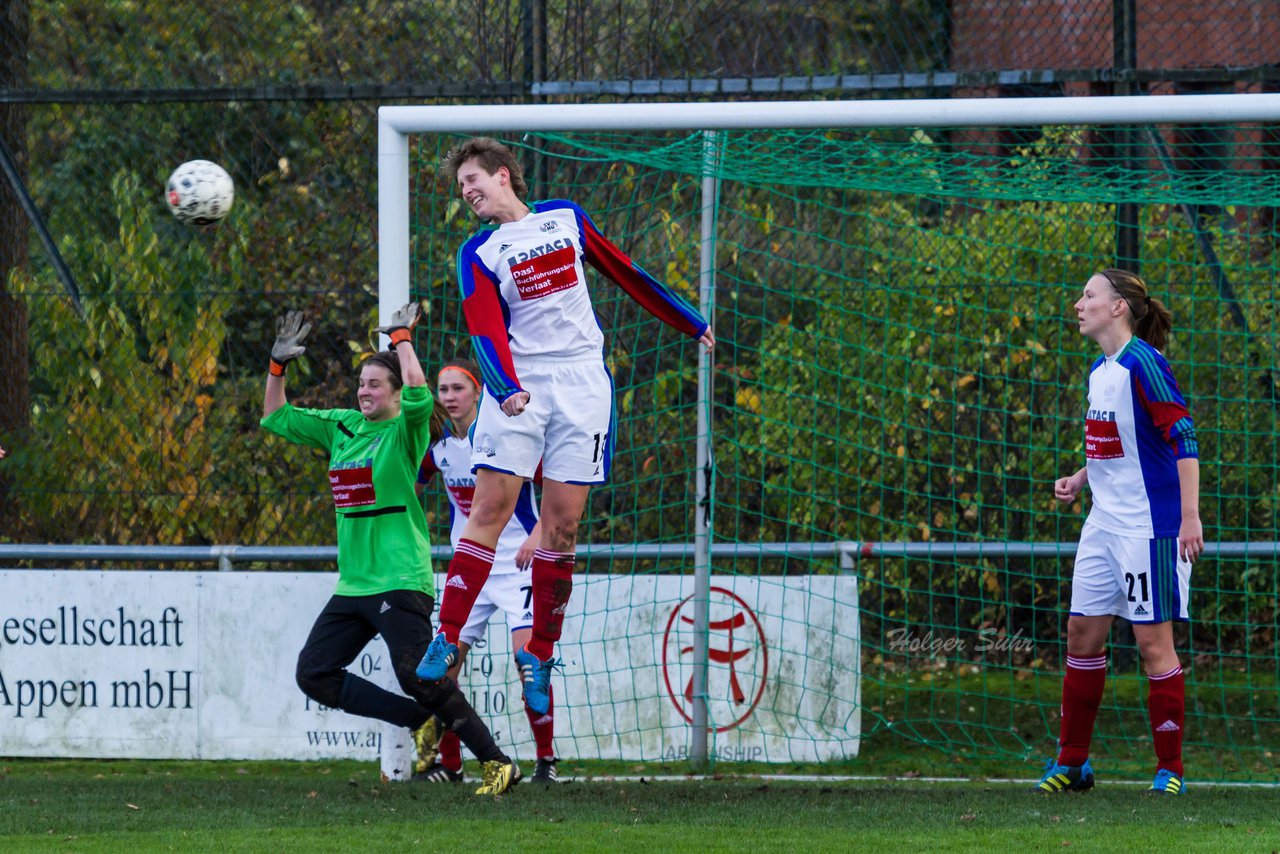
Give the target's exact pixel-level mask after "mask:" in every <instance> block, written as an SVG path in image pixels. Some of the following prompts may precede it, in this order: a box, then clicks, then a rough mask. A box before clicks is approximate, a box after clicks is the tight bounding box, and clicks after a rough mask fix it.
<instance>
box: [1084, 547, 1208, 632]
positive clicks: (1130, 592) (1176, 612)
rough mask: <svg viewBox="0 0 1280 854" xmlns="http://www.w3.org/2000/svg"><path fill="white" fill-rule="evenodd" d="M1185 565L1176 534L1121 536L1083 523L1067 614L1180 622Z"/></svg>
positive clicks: (1186, 591) (1187, 579) (1186, 593)
mask: <svg viewBox="0 0 1280 854" xmlns="http://www.w3.org/2000/svg"><path fill="white" fill-rule="evenodd" d="M1190 593H1191V564H1190V563H1188V562H1187V561H1185V560H1182V559H1181V558H1180V557H1178V538H1177V537H1153V538H1145V537H1126V536H1122V535H1120V534H1113V533H1110V532H1109V531H1104V530H1102V529H1101V528H1099V527H1098V526H1096V525H1091V524H1089V523H1088V522H1085V524H1084V530H1082V531H1081V532H1080V546H1079V548H1078V549H1077V550H1076V565H1075V571H1074V572H1073V573H1072V576H1071V613H1072V614H1076V615H1078V616H1083V617H1101V616H1106V615H1112V616H1116V617H1124V618H1125V619H1126V620H1128V621H1129V622H1131V623H1164V622H1168V621H1170V620H1175V621H1178V622H1186V620H1187V619H1188V616H1187V599H1188V598H1189V597H1190Z"/></svg>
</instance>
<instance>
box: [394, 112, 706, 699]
mask: <svg viewBox="0 0 1280 854" xmlns="http://www.w3.org/2000/svg"><path fill="white" fill-rule="evenodd" d="M444 171H445V173H446V175H447V176H448V178H449V179H450V180H456V181H457V184H458V187H459V190H460V191H461V193H462V198H463V200H464V201H465V202H466V203H467V204H468V205H469V206H470V208H471V210H472V211H473V212H474V213H475V214H476V216H477V217H479V218H480V219H481V220H482V221H485V222H487V223H489V225H487V226H485V227H483V228H481V230H480V231H478V232H477V233H476V234H474V235H473V236H472V237H471V238H470V239H468V240H467V241H466V242H465V243H464V244H463V245H462V248H461V249H460V250H459V251H458V280H459V284H460V286H461V289H462V296H463V303H462V305H463V314H464V315H465V316H466V321H467V328H468V330H469V331H470V333H471V341H472V347H473V350H474V355H475V357H476V361H477V362H479V364H480V368H481V371H482V374H483V375H482V377H481V379H482V380H483V382H484V386H485V393H484V398H483V400H482V402H481V404H480V414H479V417H478V419H477V420H476V425H475V428H474V430H473V437H474V439H473V442H472V446H473V451H472V457H471V463H472V466H473V468H474V470H475V473H476V488H475V495H474V499H473V503H472V507H471V515H470V517H469V518H468V519H467V524H466V528H465V530H464V531H463V534H462V537H461V538H460V539H459V541H458V545H457V547H456V548H455V550H454V557H453V560H452V561H451V562H450V563H449V573H448V578H447V580H446V582H445V588H444V593H443V598H442V600H441V604H440V633H439V634H438V635H437V636H436V638H435V639H434V640H433V641H432V643H431V646H430V647H429V648H428V649H427V654H426V655H425V656H424V657H423V659H422V663H421V664H420V665H419V667H418V671H417V672H418V675H419V676H420V677H421V678H422V679H424V680H428V681H430V680H435V679H442V678H444V677H445V674H446V673H447V672H448V669H449V667H450V666H451V665H452V664H453V663H454V662H455V661H456V660H457V656H458V647H457V644H458V639H459V634H460V632H461V630H462V627H463V625H464V624H465V623H466V621H467V618H468V616H469V615H470V613H471V606H472V603H473V602H474V601H475V597H476V596H477V595H479V593H480V590H481V589H482V588H483V587H484V583H485V579H486V578H487V577H488V575H489V570H490V567H492V566H493V562H494V547H495V546H496V544H497V542H498V537H499V535H500V534H501V532H502V531H503V529H504V528H505V527H506V525H507V521H508V520H509V519H510V518H511V515H512V513H513V512H514V509H515V505H516V501H517V498H518V496H519V494H520V490H521V489H522V488H523V485H524V482H525V481H526V480H528V479H530V478H532V477H533V475H534V472H535V470H536V469H537V467H538V465H539V463H541V465H542V472H543V481H542V502H541V519H542V534H541V537H540V541H539V548H538V549H537V550H536V551H535V552H534V557H533V565H532V569H531V572H530V574H531V576H532V582H533V603H532V604H533V627H532V636H531V638H530V640H529V642H528V643H527V644H525V645H524V646H523V647H522V648H521V649H519V650H517V651H516V661H517V663H518V664H519V666H520V670H521V678H522V682H523V685H524V697H525V702H526V703H527V704H528V706H529V708H531V709H533V710H534V711H535V712H539V713H543V714H546V713H547V712H548V711H549V708H550V680H551V670H552V667H554V666H556V664H557V662H556V661H555V659H554V658H553V652H554V645H555V643H556V641H557V640H559V638H560V632H561V627H562V623H563V620H564V613H565V609H566V607H567V605H568V602H569V595H570V592H571V591H572V589H573V567H574V560H575V549H576V546H577V537H578V524H579V522H580V521H581V519H582V514H583V511H584V509H585V507H586V502H587V495H588V493H589V491H590V488H591V486H592V485H594V484H598V483H604V482H605V481H606V480H607V479H608V476H609V465H610V462H611V459H612V451H613V440H614V436H613V433H614V430H613V379H612V377H610V375H609V371H608V369H607V368H606V366H605V363H604V351H603V348H604V334H603V333H602V332H601V330H600V324H599V321H598V320H597V318H596V315H595V311H594V310H593V309H592V306H591V297H590V294H589V293H588V290H587V283H586V275H585V269H584V262H586V263H587V264H590V265H591V266H593V267H595V268H596V270H598V271H599V272H600V273H602V274H604V276H605V277H606V278H608V279H610V280H611V281H612V282H614V283H615V284H617V285H618V286H619V287H621V288H622V289H623V290H625V291H626V292H627V294H628V295H630V296H631V297H632V299H634V300H636V301H637V302H638V303H640V304H641V305H642V306H643V307H644V308H645V309H646V310H648V311H649V312H650V313H651V314H653V315H654V316H656V317H657V318H659V319H660V320H662V321H664V322H665V323H667V324H668V325H670V326H672V327H674V328H675V329H677V330H679V331H680V332H682V333H684V334H685V335H687V336H689V337H690V338H692V339H695V340H698V341H700V342H701V343H702V344H703V345H704V346H706V347H707V348H708V349H710V348H711V347H712V346H714V344H715V337H714V336H713V335H712V333H711V328H710V325H709V324H708V323H707V321H705V320H704V319H703V318H702V317H701V315H699V314H698V312H697V311H696V310H695V309H694V308H693V307H692V306H690V305H689V304H688V303H687V302H685V301H684V300H683V299H681V298H680V297H679V296H678V295H677V294H675V293H674V292H673V291H671V290H670V289H669V288H667V287H666V286H665V285H663V284H661V283H660V282H658V281H657V280H656V279H654V278H653V277H652V276H650V275H649V274H648V273H646V272H645V271H644V270H642V269H641V268H640V267H639V266H637V265H636V264H635V263H634V262H632V260H631V259H630V257H628V256H627V255H626V254H625V253H624V252H623V251H622V250H621V249H619V248H618V247H617V246H615V245H614V244H613V243H611V242H609V241H608V240H607V239H606V238H605V237H604V236H603V235H602V234H601V233H600V231H599V230H598V229H597V228H596V226H595V223H593V222H592V221H591V218H590V217H589V216H587V214H586V213H585V212H584V211H583V210H582V208H580V207H578V206H577V205H575V204H574V203H573V202H569V201H564V200H552V201H545V202H525V201H524V195H525V192H526V188H525V182H524V177H523V174H522V171H521V168H520V164H519V161H518V160H517V159H516V157H515V155H514V154H513V153H512V152H511V150H510V149H508V148H507V147H506V146H505V145H503V144H502V143H500V142H498V141H496V140H493V139H488V138H485V137H477V138H474V139H471V140H468V141H467V142H465V143H463V144H462V145H460V146H458V147H456V148H454V149H453V150H452V151H450V152H449V153H448V155H446V157H445V159H444Z"/></svg>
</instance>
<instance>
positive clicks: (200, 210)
mask: <svg viewBox="0 0 1280 854" xmlns="http://www.w3.org/2000/svg"><path fill="white" fill-rule="evenodd" d="M165 198H166V199H167V200H168V202H169V210H170V211H172V212H173V215H174V216H176V217H177V218H178V221H179V222H183V223H186V224H188V225H210V224H212V223H215V222H217V221H218V220H220V219H222V218H223V217H224V216H226V215H227V213H228V212H229V211H230V210H231V203H232V202H233V201H235V198H236V188H235V184H233V183H232V181H231V176H230V175H228V174H227V170H225V169H223V168H222V167H221V166H219V165H218V164H217V163H214V162H212V161H210V160H188V161H187V162H186V163H183V164H182V165H181V166H179V167H178V168H177V169H174V170H173V174H172V175H170V176H169V183H168V185H167V187H166V191H165Z"/></svg>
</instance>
